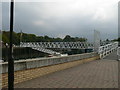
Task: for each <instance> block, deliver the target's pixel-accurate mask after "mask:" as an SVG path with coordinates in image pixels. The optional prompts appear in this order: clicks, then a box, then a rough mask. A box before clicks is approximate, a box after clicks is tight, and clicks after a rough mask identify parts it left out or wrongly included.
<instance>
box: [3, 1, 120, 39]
mask: <svg viewBox="0 0 120 90" xmlns="http://www.w3.org/2000/svg"><path fill="white" fill-rule="evenodd" d="M16 1H17V0H16ZM24 1H25V0H24ZM26 1H34V0H26ZM36 1H37V0H36ZM48 1H49V2H48ZM118 1H119V0H64V1H63V0H61V1H60V0H52V1H51V0H44V1H43V0H41V1H39V2H16V3H15V25H14V31H16V32H20V30H22V31H23V32H26V33H34V34H36V35H42V36H43V35H48V36H51V37H61V38H63V37H64V36H65V35H71V36H77V37H86V38H88V39H89V40H91V39H93V33H94V29H96V30H98V31H100V33H101V39H107V38H109V39H114V38H117V36H118V35H117V33H118ZM2 22H3V23H2V26H3V27H2V29H3V30H9V3H5V2H4V3H2Z"/></svg>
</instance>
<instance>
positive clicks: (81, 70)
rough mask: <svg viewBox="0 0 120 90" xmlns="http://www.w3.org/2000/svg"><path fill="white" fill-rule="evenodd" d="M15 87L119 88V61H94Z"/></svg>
mask: <svg viewBox="0 0 120 90" xmlns="http://www.w3.org/2000/svg"><path fill="white" fill-rule="evenodd" d="M15 88H118V61H116V60H107V59H105V60H96V61H92V62H89V63H86V64H81V65H79V66H75V67H72V68H69V69H66V70H62V71H58V72H55V73H51V74H48V75H45V76H42V77H38V78H36V79H32V80H29V81H26V82H22V83H19V84H16V85H15Z"/></svg>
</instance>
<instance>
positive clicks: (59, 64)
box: [2, 53, 99, 87]
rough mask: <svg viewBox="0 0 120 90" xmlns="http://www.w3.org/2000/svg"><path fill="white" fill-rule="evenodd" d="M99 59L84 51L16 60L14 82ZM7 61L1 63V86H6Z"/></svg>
mask: <svg viewBox="0 0 120 90" xmlns="http://www.w3.org/2000/svg"><path fill="white" fill-rule="evenodd" d="M96 59H99V55H98V54H96V53H86V54H78V55H70V56H65V57H53V58H42V59H39V58H38V59H31V60H22V61H16V62H15V64H14V66H15V73H14V74H15V82H14V83H15V84H16V83H20V82H23V81H26V80H30V79H33V78H36V77H39V76H43V75H45V74H48V73H52V72H55V71H59V70H63V69H66V68H70V67H73V66H76V65H78V64H82V63H86V62H89V61H93V60H96ZM7 72H8V63H3V64H2V76H3V77H2V81H3V82H2V86H3V87H5V86H7V81H8V78H7V77H8V74H7Z"/></svg>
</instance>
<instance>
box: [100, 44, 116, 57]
mask: <svg viewBox="0 0 120 90" xmlns="http://www.w3.org/2000/svg"><path fill="white" fill-rule="evenodd" d="M117 48H118V42H112V43H110V44H106V45H104V46H100V47H99V50H98V54H99V55H100V58H104V57H106V56H107V55H109V54H110V53H112V52H113V51H115V50H117Z"/></svg>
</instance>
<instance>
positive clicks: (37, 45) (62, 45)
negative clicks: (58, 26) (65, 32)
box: [20, 42, 118, 58]
mask: <svg viewBox="0 0 120 90" xmlns="http://www.w3.org/2000/svg"><path fill="white" fill-rule="evenodd" d="M101 45H102V46H100V47H99V48H98V53H99V54H100V58H103V57H105V56H107V55H109V54H110V53H112V52H113V51H114V50H117V48H118V42H110V43H109V44H104V45H103V44H101ZM20 47H30V48H32V49H34V50H38V51H41V52H44V53H48V54H52V55H56V54H60V53H59V52H56V51H53V50H50V49H57V48H59V49H94V44H93V43H88V42H21V43H20Z"/></svg>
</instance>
